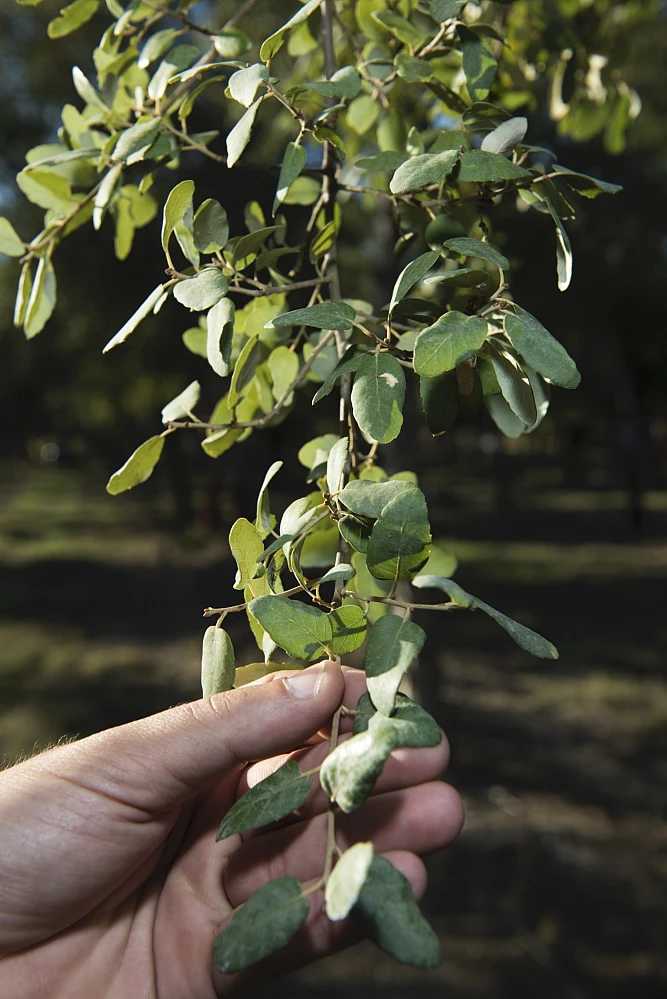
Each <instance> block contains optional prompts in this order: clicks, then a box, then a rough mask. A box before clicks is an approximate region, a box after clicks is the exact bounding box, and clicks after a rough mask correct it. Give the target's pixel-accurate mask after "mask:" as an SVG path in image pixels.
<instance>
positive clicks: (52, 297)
mask: <svg viewBox="0 0 667 999" xmlns="http://www.w3.org/2000/svg"><path fill="white" fill-rule="evenodd" d="M56 295H57V284H56V272H55V271H54V269H53V264H52V263H51V260H50V258H48V257H40V260H39V263H38V264H37V272H36V274H35V281H34V284H33V285H32V288H31V290H30V298H29V299H28V304H27V307H26V314H25V323H24V327H23V329H24V332H25V335H26V337H27V338H28V340H30V339H32V337H34V336H37V334H38V333H41V331H42V330H43V329H44V327H45V326H46V324H47V322H48V321H49V319H50V318H51V315H52V313H53V310H54V309H55V307H56Z"/></svg>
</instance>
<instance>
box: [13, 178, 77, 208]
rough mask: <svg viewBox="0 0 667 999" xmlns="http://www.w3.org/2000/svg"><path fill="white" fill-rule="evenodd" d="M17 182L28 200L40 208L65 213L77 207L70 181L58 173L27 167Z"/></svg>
mask: <svg viewBox="0 0 667 999" xmlns="http://www.w3.org/2000/svg"><path fill="white" fill-rule="evenodd" d="M16 183H17V184H18V186H19V188H20V190H21V191H22V192H23V194H25V196H26V198H27V199H28V201H32V203H33V205H39V207H40V208H45V209H47V210H50V211H53V212H56V213H58V214H60V215H65V214H67V212H69V211H70V210H71V209H72V208H74V207H76V202H75V201H74V200H73V198H72V188H71V186H70V183H69V181H68V180H67V179H66V178H65V177H61V176H60V175H59V174H57V173H51V172H50V171H47V170H33V169H28V168H27V167H26V169H25V170H21V172H20V173H19V174H17V175H16Z"/></svg>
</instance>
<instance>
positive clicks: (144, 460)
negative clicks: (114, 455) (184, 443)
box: [107, 437, 164, 496]
mask: <svg viewBox="0 0 667 999" xmlns="http://www.w3.org/2000/svg"><path fill="white" fill-rule="evenodd" d="M163 447H164V437H149V439H148V440H147V441H144V443H143V444H141V445H140V446H139V447H138V448H137V450H136V451H135V452H134V454H132V455H130V457H129V458H128V459H127V461H126V462H125V464H124V465H123V466H122V468H119V469H118V471H117V472H114V473H113V475H112V476H111V478H110V479H109V481H108V482H107V492H108V493H111V495H112V496H117V495H118V493H124V492H125V491H126V490H128V489H134V487H135V486H138V485H140V484H141V483H142V482H145V481H146V479H149V478H150V477H151V475H152V474H153V469H154V468H155V466H156V465H157V463H158V461H159V460H160V455H161V454H162V448H163Z"/></svg>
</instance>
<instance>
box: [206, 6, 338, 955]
mask: <svg viewBox="0 0 667 999" xmlns="http://www.w3.org/2000/svg"><path fill="white" fill-rule="evenodd" d="M318 3H319V0H318ZM309 908H310V907H309V905H308V899H307V898H305V897H304V894H303V890H302V888H301V885H300V884H299V882H298V881H297V880H296V878H277V879H276V880H275V881H270V882H269V883H268V884H267V885H264V886H263V887H262V888H260V889H259V891H256V892H255V894H254V895H252V896H251V897H250V898H249V899H248V901H247V902H246V903H245V905H244V906H242V908H240V909H237V910H236V912H235V913H234V915H233V916H232V918H231V921H230V923H229V924H228V926H226V927H225V929H224V930H223V931H222V932H221V933H219V934H218V935H217V937H216V938H215V943H214V944H213V961H214V963H215V966H216V968H218V970H219V971H223V972H226V973H227V974H229V973H231V972H234V971H243V970H244V969H245V968H250V967H252V965H253V964H257V962H258V961H261V960H263V959H264V958H265V957H268V956H269V955H270V954H274V953H275V952H276V951H277V950H280V949H281V948H282V947H285V946H286V945H287V944H288V943H289V942H290V940H291V939H292V937H293V936H294V934H295V933H296V931H297V930H298V929H299V928H300V927H301V926H303V924H304V922H305V921H306V917H307V915H308V912H309Z"/></svg>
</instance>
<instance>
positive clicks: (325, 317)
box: [264, 302, 357, 330]
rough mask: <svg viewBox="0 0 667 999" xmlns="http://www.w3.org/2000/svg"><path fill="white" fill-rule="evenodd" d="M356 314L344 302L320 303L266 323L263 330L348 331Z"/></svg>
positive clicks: (286, 313) (287, 313) (285, 313)
mask: <svg viewBox="0 0 667 999" xmlns="http://www.w3.org/2000/svg"><path fill="white" fill-rule="evenodd" d="M356 315H357V314H356V312H355V310H354V309H353V308H352V306H351V305H347V304H346V303H345V302H321V303H320V304H319V305H311V306H309V308H307V309H295V310H294V311H293V312H284V313H283V314H282V315H281V316H276V318H275V319H272V320H270V322H268V323H266V324H265V326H264V328H265V329H278V328H280V327H281V326H314V327H315V328H316V329H320V330H349V329H350V327H351V326H352V323H353V322H354V320H355V318H356Z"/></svg>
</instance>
